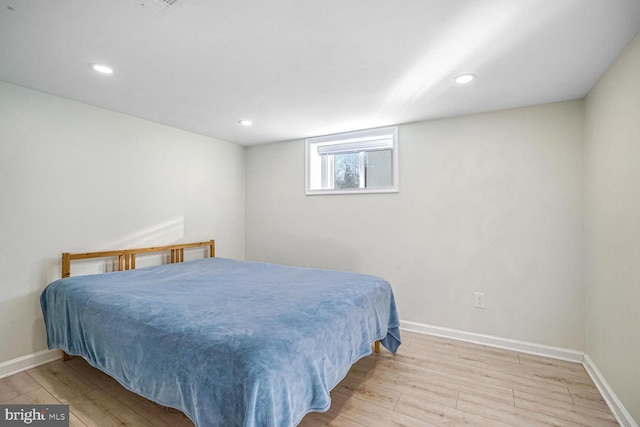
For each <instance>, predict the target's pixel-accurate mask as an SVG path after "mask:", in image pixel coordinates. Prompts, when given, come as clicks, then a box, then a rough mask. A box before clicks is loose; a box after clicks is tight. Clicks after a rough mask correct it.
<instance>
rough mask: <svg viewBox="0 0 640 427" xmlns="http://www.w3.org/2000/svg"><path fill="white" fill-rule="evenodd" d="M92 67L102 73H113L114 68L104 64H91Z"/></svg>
mask: <svg viewBox="0 0 640 427" xmlns="http://www.w3.org/2000/svg"><path fill="white" fill-rule="evenodd" d="M91 68H93V70H94V71H97V72H98V73H101V74H113V68H111V67H109V66H107V65H103V64H91Z"/></svg>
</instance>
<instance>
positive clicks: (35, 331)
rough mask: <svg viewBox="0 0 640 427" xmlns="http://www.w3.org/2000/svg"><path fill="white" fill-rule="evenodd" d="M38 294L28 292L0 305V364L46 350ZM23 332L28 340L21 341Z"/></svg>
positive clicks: (23, 338)
mask: <svg viewBox="0 0 640 427" xmlns="http://www.w3.org/2000/svg"><path fill="white" fill-rule="evenodd" d="M40 293H41V291H40V290H38V291H36V292H31V293H28V294H25V295H21V296H19V297H17V298H13V299H10V300H6V301H2V302H1V303H0V313H2V314H1V315H0V319H1V320H2V321H0V336H1V337H2V339H3V344H2V346H0V360H11V359H14V358H16V357H19V356H23V355H25V354H31V353H35V352H37V351H40V350H45V349H46V348H47V344H46V343H47V336H46V332H45V328H44V320H43V316H42V309H41V308H40ZM25 331H31V337H30V338H31V339H30V340H25Z"/></svg>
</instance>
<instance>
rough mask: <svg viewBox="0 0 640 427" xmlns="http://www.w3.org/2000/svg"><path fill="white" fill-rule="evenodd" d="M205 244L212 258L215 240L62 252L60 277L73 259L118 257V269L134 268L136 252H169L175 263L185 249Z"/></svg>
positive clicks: (68, 269)
mask: <svg viewBox="0 0 640 427" xmlns="http://www.w3.org/2000/svg"><path fill="white" fill-rule="evenodd" d="M206 246H208V247H209V251H208V254H209V257H211V258H213V257H214V256H215V240H209V241H208V242H195V243H179V244H176V245H167V246H154V247H149V248H136V249H120V250H112V251H100V252H84V253H77V254H72V253H69V252H64V253H63V254H62V277H63V278H65V277H69V276H71V261H73V260H78V259H90V258H109V257H118V270H119V271H122V270H133V269H135V268H136V254H148V253H154V252H170V253H171V263H176V262H183V261H184V250H185V249H193V248H200V247H206Z"/></svg>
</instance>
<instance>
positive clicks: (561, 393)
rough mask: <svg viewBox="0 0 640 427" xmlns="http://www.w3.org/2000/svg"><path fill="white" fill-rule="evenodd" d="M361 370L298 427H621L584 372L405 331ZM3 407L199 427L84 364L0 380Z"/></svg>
mask: <svg viewBox="0 0 640 427" xmlns="http://www.w3.org/2000/svg"><path fill="white" fill-rule="evenodd" d="M402 338H403V344H402V346H401V347H400V351H399V352H398V354H397V355H395V356H392V355H391V354H389V353H388V352H387V351H386V350H384V349H383V350H382V351H381V352H380V353H379V354H374V355H371V356H368V357H365V358H364V359H362V360H360V361H359V362H358V363H356V364H355V365H354V366H353V367H352V369H351V371H350V372H349V374H348V375H347V377H346V378H345V379H344V380H343V381H342V382H341V383H340V384H338V386H336V388H335V389H334V390H333V391H332V393H331V397H332V406H331V408H330V409H329V411H328V412H325V413H311V414H308V415H307V416H305V417H304V419H303V420H302V422H301V424H300V426H302V427H310V426H324V425H329V426H336V427H343V426H351V427H362V426H366V427H376V426H381V427H389V426H408V427H411V426H420V427H429V426H447V427H449V426H461V425H465V426H481V427H482V426H491V427H493V426H498V427H499V426H527V427H529V426H534V427H535V426H567V427H574V426H594V427H606V426H617V425H618V424H617V423H616V421H615V418H614V417H613V415H612V414H611V412H610V411H609V408H608V407H607V405H606V404H605V402H604V400H603V399H602V397H601V396H600V394H599V393H598V390H597V389H596V387H595V385H594V384H593V382H592V381H591V379H590V378H589V376H588V375H587V373H586V371H585V370H584V368H583V367H582V365H580V364H576V363H570V362H564V361H558V360H553V359H548V358H544V357H539V356H532V355H528V354H523V353H517V352H513V351H508V350H501V349H496V348H491V347H484V346H481V345H476V344H470V343H465V342H460V341H454V340H448V339H444V338H438V337H433V336H429V335H422V334H417V333H411V332H407V331H403V332H402ZM0 403H33V404H46V403H68V404H69V407H70V414H71V422H70V425H71V426H99V427H106V426H175V427H182V426H193V424H192V423H191V421H190V420H189V419H188V418H187V417H186V416H184V415H183V414H182V413H181V412H179V411H177V410H174V409H169V408H164V407H162V406H160V405H157V404H155V403H153V402H150V401H149V400H147V399H144V398H142V397H140V396H138V395H136V394H134V393H131V392H129V391H127V390H126V389H124V388H123V387H122V386H120V384H118V383H117V382H116V381H115V380H113V379H112V378H111V377H109V376H107V375H105V374H103V373H102V372H100V371H98V370H97V369H95V368H93V367H91V366H90V365H89V364H87V363H86V362H85V361H84V359H82V358H78V357H75V358H72V359H71V360H69V361H67V362H64V363H63V362H53V363H49V364H47V365H43V366H40V367H37V368H34V369H30V370H28V371H25V372H21V373H18V374H16V375H13V376H10V377H6V378H3V379H0Z"/></svg>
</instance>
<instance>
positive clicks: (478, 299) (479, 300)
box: [473, 292, 485, 308]
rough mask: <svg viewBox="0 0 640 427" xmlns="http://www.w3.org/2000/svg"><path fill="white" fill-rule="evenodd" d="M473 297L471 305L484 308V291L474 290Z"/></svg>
mask: <svg viewBox="0 0 640 427" xmlns="http://www.w3.org/2000/svg"><path fill="white" fill-rule="evenodd" d="M473 295H474V298H473V306H474V307H475V308H485V305H484V292H476V293H475V294H473Z"/></svg>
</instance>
